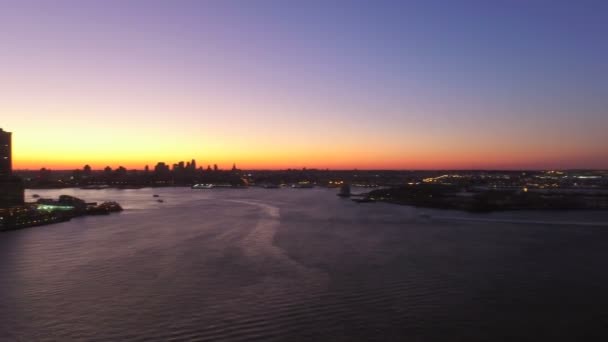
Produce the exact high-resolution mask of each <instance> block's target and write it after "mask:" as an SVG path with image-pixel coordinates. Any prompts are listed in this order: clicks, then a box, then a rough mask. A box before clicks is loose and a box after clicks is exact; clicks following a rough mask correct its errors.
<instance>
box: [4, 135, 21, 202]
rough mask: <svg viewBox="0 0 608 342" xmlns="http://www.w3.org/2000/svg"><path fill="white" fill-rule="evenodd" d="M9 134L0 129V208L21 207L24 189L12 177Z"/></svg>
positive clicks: (15, 177)
mask: <svg viewBox="0 0 608 342" xmlns="http://www.w3.org/2000/svg"><path fill="white" fill-rule="evenodd" d="M11 147H12V146H11V133H10V132H5V131H3V130H2V128H0V208H7V207H12V206H18V205H22V204H23V201H24V194H25V189H24V187H23V181H21V178H19V177H17V176H13V175H12V173H13V163H12V155H11Z"/></svg>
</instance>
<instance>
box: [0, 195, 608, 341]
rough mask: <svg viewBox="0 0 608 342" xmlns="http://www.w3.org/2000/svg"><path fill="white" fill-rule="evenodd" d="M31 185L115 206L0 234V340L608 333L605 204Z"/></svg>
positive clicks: (572, 336)
mask: <svg viewBox="0 0 608 342" xmlns="http://www.w3.org/2000/svg"><path fill="white" fill-rule="evenodd" d="M33 193H38V194H40V195H41V196H43V197H45V196H47V197H57V196H58V195H59V194H64V193H65V194H70V195H74V196H77V197H81V198H84V199H86V200H87V201H105V200H116V201H118V202H119V203H121V205H123V207H124V208H125V209H126V210H125V211H124V212H123V213H121V214H116V215H110V216H103V217H81V218H77V219H74V220H72V221H70V222H65V223H61V224H56V225H52V226H46V227H38V228H30V229H24V230H20V231H15V232H9V233H3V234H0V313H2V316H1V317H2V319H0V340H2V341H4V340H7V341H12V340H15V341H70V340H79V341H80V340H86V341H118V340H129V341H150V340H158V341H166V340H175V341H188V340H222V341H242V340H259V341H269V340H280V341H284V340H301V341H319V340H326V341H353V340H365V341H367V340H383V341H388V340H390V341H403V340H414V341H417V340H424V341H427V340H432V341H437V340H444V341H454V340H466V341H472V340H505V341H507V340H508V341H511V340H530V341H532V340H538V339H545V340H547V339H576V338H578V339H581V338H584V337H585V336H592V335H593V334H595V335H596V337H597V335H599V336H601V335H602V334H607V333H606V332H605V331H604V329H603V327H604V326H606V325H608V309H606V308H607V307H608V305H607V304H608V297H607V296H606V294H605V293H606V289H608V273H606V272H605V267H606V260H608V248H607V247H608V235H607V234H608V231H607V230H606V229H605V228H607V226H608V225H606V224H605V222H608V215H607V214H606V213H602V212H551V213H546V212H520V213H496V214H489V215H479V214H465V213H460V212H455V211H439V210H429V209H415V208H410V207H400V206H393V205H387V204H379V203H378V204H370V205H361V204H356V203H353V202H351V201H348V200H343V199H339V198H337V197H336V196H335V193H334V192H333V191H330V190H326V189H281V190H263V189H240V190H190V189H183V188H182V189H176V188H166V189H139V190H111V189H108V190H57V191H55V190H36V191H35V192H34V191H28V196H31V195H32V194H33ZM153 194H159V195H160V197H159V198H161V199H163V200H164V202H163V203H159V202H157V201H156V198H154V197H153Z"/></svg>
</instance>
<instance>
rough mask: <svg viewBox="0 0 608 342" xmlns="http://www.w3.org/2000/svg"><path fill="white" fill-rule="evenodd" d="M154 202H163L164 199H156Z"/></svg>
mask: <svg viewBox="0 0 608 342" xmlns="http://www.w3.org/2000/svg"><path fill="white" fill-rule="evenodd" d="M156 202H158V203H163V202H164V200H162V199H157V200H156Z"/></svg>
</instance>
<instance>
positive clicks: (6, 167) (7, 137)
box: [0, 128, 13, 176]
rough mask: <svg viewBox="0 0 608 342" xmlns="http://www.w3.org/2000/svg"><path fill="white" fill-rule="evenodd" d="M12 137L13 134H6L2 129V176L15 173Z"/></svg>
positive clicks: (0, 162) (0, 140) (0, 142)
mask: <svg viewBox="0 0 608 342" xmlns="http://www.w3.org/2000/svg"><path fill="white" fill-rule="evenodd" d="M11 135H12V133H11V132H5V131H3V130H2V128H0V176H8V175H10V174H11V173H12V171H13V158H12V155H11V145H12V143H11Z"/></svg>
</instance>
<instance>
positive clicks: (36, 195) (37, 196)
mask: <svg viewBox="0 0 608 342" xmlns="http://www.w3.org/2000/svg"><path fill="white" fill-rule="evenodd" d="M32 197H33V198H39V197H40V195H38V194H33V195H32Z"/></svg>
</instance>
